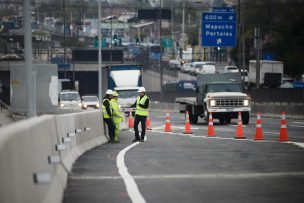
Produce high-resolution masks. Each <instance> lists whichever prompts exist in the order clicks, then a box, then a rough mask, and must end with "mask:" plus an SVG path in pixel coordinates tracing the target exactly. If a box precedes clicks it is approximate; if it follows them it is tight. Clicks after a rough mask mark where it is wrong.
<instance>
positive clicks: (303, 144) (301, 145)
mask: <svg viewBox="0 0 304 203" xmlns="http://www.w3.org/2000/svg"><path fill="white" fill-rule="evenodd" d="M293 143H294V144H295V145H297V146H299V147H302V148H304V143H303V142H293Z"/></svg>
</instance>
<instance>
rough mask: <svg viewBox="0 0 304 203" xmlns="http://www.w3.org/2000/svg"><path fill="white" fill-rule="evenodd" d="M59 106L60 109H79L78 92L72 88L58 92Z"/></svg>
mask: <svg viewBox="0 0 304 203" xmlns="http://www.w3.org/2000/svg"><path fill="white" fill-rule="evenodd" d="M59 107H60V108H62V109H80V107H81V99H80V95H79V93H78V92H76V91H72V90H63V91H62V92H60V96H59Z"/></svg>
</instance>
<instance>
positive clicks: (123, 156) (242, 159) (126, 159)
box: [63, 112, 304, 203]
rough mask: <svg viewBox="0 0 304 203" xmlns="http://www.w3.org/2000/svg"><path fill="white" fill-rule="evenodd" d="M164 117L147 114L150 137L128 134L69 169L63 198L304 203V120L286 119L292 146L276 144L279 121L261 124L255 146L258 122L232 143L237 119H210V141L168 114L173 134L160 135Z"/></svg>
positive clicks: (198, 128) (202, 130)
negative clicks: (261, 137)
mask: <svg viewBox="0 0 304 203" xmlns="http://www.w3.org/2000/svg"><path fill="white" fill-rule="evenodd" d="M165 117H166V114H165V113H155V112H152V113H151V127H152V131H148V132H147V139H146V140H145V142H143V143H139V142H137V143H132V142H131V141H132V140H133V139H134V132H133V130H132V129H131V130H127V131H123V132H121V138H120V141H121V142H120V143H118V144H105V145H102V146H99V147H96V148H94V149H92V150H91V151H88V152H87V153H85V154H83V155H82V156H81V157H80V158H79V159H78V160H77V161H76V162H75V163H74V165H73V169H72V172H71V174H70V176H69V179H68V186H67V189H66V191H65V193H64V199H63V202H64V203H68V202H73V203H77V202H90V203H95V202H96V203H97V202H98V203H100V202H111V203H112V202H157V203H162V202H166V203H171V202H172V203H177V202H183V203H184V202H240V203H244V202H252V203H256V202H267V203H269V202H273V203H279V202H282V203H283V202H284V203H285V202H304V148H303V147H304V134H303V132H304V131H303V130H304V121H301V120H287V129H288V138H289V139H290V142H278V141H277V140H278V138H279V135H280V119H264V118H263V115H262V126H263V132H264V138H265V140H264V141H255V140H253V138H254V136H255V127H256V124H255V122H256V121H255V118H254V117H252V118H251V121H250V123H249V125H246V126H243V131H244V137H246V139H235V138H234V137H235V130H236V124H237V123H236V120H232V122H231V124H229V125H219V123H218V122H217V121H216V120H215V121H214V130H215V134H216V136H215V137H212V138H209V137H207V129H208V126H207V125H206V124H205V122H204V121H203V120H199V123H198V125H191V131H192V134H190V135H189V134H183V132H184V125H185V118H184V115H182V114H179V113H171V114H170V118H171V127H172V130H173V132H172V133H164V132H163V131H164V126H165Z"/></svg>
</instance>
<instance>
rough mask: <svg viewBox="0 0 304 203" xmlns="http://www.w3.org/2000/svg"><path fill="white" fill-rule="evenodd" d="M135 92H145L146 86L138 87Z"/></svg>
mask: <svg viewBox="0 0 304 203" xmlns="http://www.w3.org/2000/svg"><path fill="white" fill-rule="evenodd" d="M137 92H146V88H144V87H140V88H139V89H138V91H137Z"/></svg>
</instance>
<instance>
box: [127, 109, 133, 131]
mask: <svg viewBox="0 0 304 203" xmlns="http://www.w3.org/2000/svg"><path fill="white" fill-rule="evenodd" d="M128 127H129V128H133V118H132V111H130V113H129V124H128Z"/></svg>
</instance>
